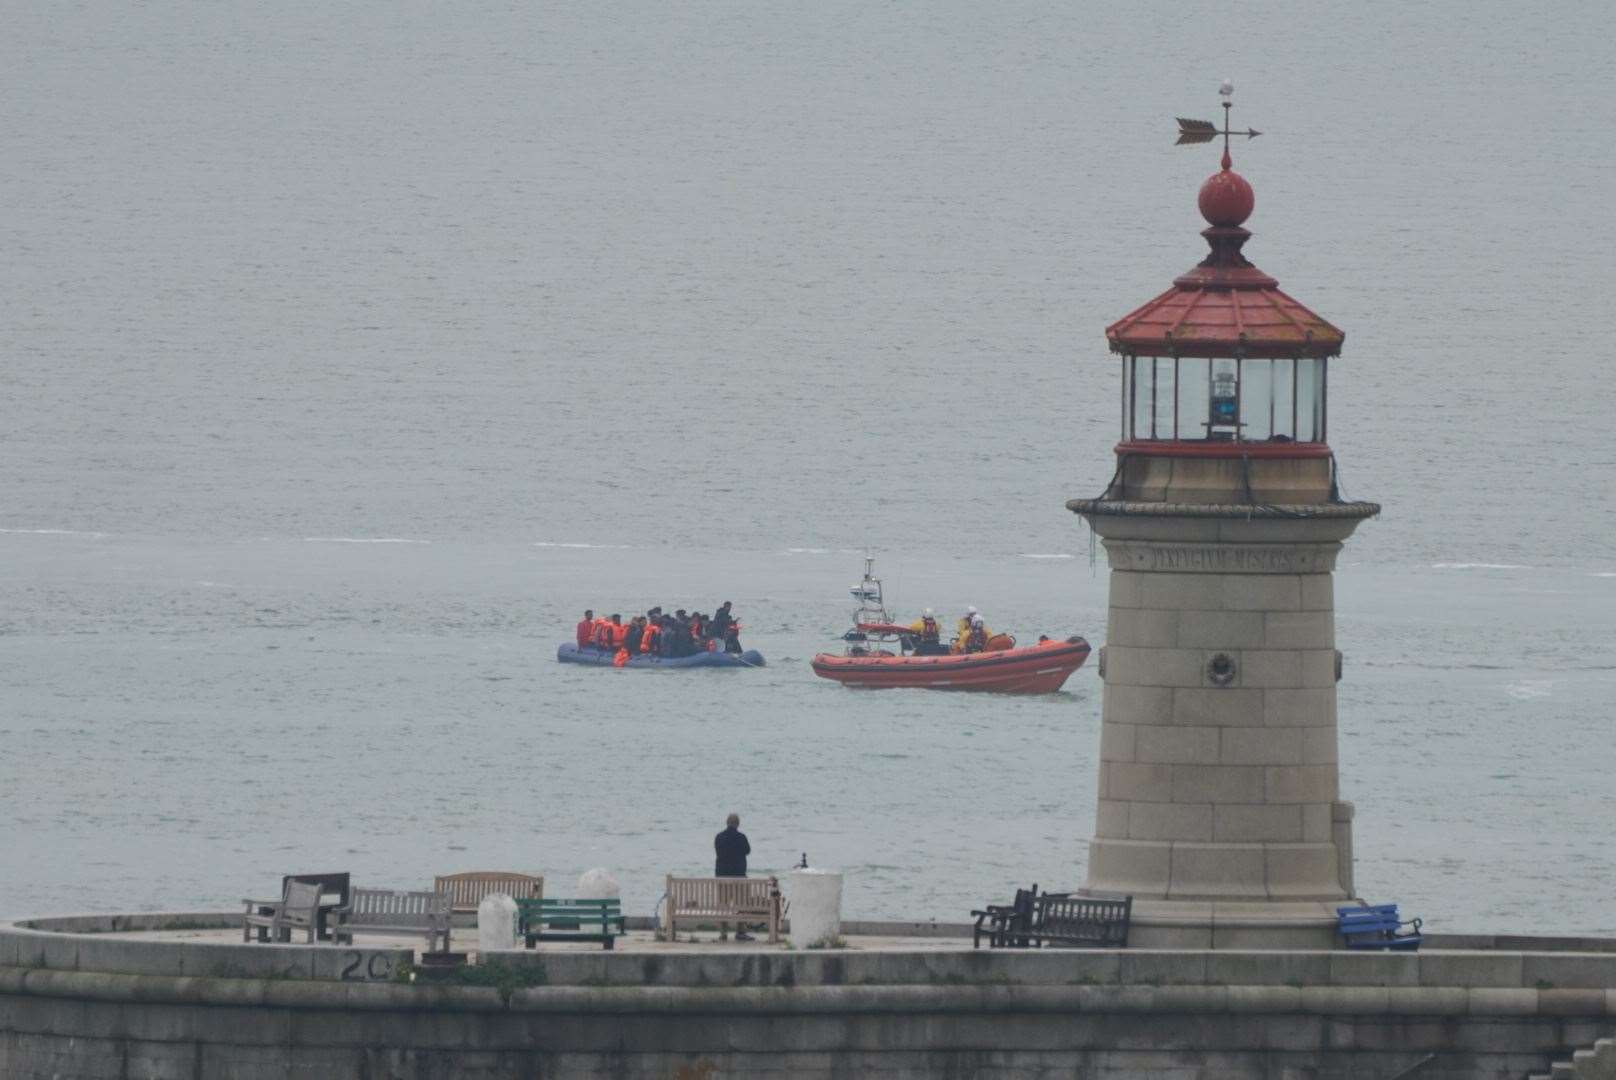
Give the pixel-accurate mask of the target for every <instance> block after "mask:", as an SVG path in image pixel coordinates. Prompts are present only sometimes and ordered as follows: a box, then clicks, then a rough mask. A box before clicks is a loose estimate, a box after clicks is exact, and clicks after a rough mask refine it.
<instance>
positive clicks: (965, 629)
mask: <svg viewBox="0 0 1616 1080" xmlns="http://www.w3.org/2000/svg"><path fill="white" fill-rule="evenodd" d="M976 617H977V612H976V606H975V605H974V604H972V605H969V606H967V607H966V609H965V614H964V615H961V616H960V621H959V622H957V623H955V624H954V648H953V650H952V651H954V652H960V651H961V649H962V647H963V646H964V643H965V639H966V638H968V637H970V636H971V620H972V619H974V618H976Z"/></svg>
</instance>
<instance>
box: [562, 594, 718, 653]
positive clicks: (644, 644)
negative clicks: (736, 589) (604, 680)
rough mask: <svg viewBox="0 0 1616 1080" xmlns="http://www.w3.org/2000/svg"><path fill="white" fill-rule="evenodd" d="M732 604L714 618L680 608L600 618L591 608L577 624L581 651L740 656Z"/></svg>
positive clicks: (714, 613)
mask: <svg viewBox="0 0 1616 1080" xmlns="http://www.w3.org/2000/svg"><path fill="white" fill-rule="evenodd" d="M733 606H734V605H733V604H731V602H730V601H728V600H725V601H724V602H723V603H722V604H720V605H718V610H717V611H714V612H713V613H712V614H711V615H704V614H702V613H701V612H699V611H694V612H686V611H685V609H684V608H680V609H679V610H677V611H675V612H674V613H673V614H671V615H669V614H667V613H666V612H664V611H663V610H662V608H661V607H654V608H651V609H650V610H649V611H647V612H646V613H645V614H644V615H634V616H631V617H630V618H629V620H628V622H624V621H623V616H622V615H620V614H615V613H614V614H612V615H600V616H597V615H596V614H595V612H594V611H593V610H592V609H591V610H589V611H585V612H584V617H583V618H582V619H581V620H579V622H578V648H579V649H599V650H600V651H602V652H609V653H614V654H619V655H620V656H622V657H623V658H625V659H626V658H629V657H635V656H664V657H671V658H677V657H681V656H695V655H696V654H697V653H700V652H727V653H740V652H741V651H742V650H741V624H740V623H739V622H737V621H736V620H735V615H734V613H733V611H732V608H733Z"/></svg>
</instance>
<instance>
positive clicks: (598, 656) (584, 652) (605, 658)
mask: <svg viewBox="0 0 1616 1080" xmlns="http://www.w3.org/2000/svg"><path fill="white" fill-rule="evenodd" d="M616 655H617V654H616V653H613V652H610V651H608V650H606V649H580V648H579V647H578V646H577V645H575V644H573V643H572V642H570V641H569V642H567V643H566V644H565V645H562V646H561V647H560V648H558V649H556V659H557V660H559V661H561V662H562V663H563V664H593V665H595V666H596V667H612V666H614V665H613V660H614V659H615V658H616ZM623 666H624V667H630V668H650V669H652V670H655V669H659V668H660V669H667V670H672V669H674V668H693V667H762V666H763V654H762V653H760V652H758V651H757V650H756V649H747V650H746V651H745V652H743V653H739V654H737V653H727V652H699V653H696V654H695V655H694V656H648V655H639V656H631V657H629V660H628V663H626V664H624V665H623Z"/></svg>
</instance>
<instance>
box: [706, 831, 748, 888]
mask: <svg viewBox="0 0 1616 1080" xmlns="http://www.w3.org/2000/svg"><path fill="white" fill-rule="evenodd" d="M713 851H714V852H715V853H716V854H717V855H718V860H717V862H716V864H715V865H714V866H713V876H714V877H745V876H746V857H747V856H748V855H750V854H752V845H751V844H749V843H747V842H746V834H745V833H743V832H742V831H741V830H739V829H725V830H724V831H723V832H721V833H719V834H718V835H717V836H715V837H713Z"/></svg>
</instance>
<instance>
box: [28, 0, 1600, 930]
mask: <svg viewBox="0 0 1616 1080" xmlns="http://www.w3.org/2000/svg"><path fill="white" fill-rule="evenodd" d="M6 25H7V32H6V33H5V34H4V35H0V137H3V153H0V298H3V300H0V913H3V914H20V913H24V912H28V911H39V910H63V909H92V910H130V909H140V908H185V907H192V906H195V905H225V904H231V903H234V902H235V901H236V898H238V897H241V896H245V895H256V894H258V893H261V892H262V890H264V889H265V888H272V887H273V886H274V882H275V880H276V878H277V876H278V875H279V874H281V873H283V872H286V871H294V870H311V869H312V870H328V869H339V868H347V869H351V870H352V871H353V872H354V873H355V874H356V875H358V876H359V877H360V878H362V879H364V880H366V881H367V882H371V883H375V884H378V885H390V886H395V887H420V886H422V885H424V884H426V883H427V882H428V881H429V879H430V877H431V875H432V874H434V873H442V872H447V871H451V870H457V869H478V868H519V869H531V870H539V871H542V872H544V873H545V874H547V875H548V876H549V877H550V879H551V881H552V882H559V883H566V882H570V881H572V880H573V879H574V877H575V875H576V874H578V873H579V872H581V871H582V870H584V869H587V868H589V867H592V866H605V867H609V868H611V869H612V870H613V871H615V872H616V873H617V874H618V876H619V878H620V879H621V880H622V883H623V886H624V891H625V898H626V900H627V902H628V904H629V907H630V909H631V910H632V911H635V912H639V913H649V911H650V908H651V905H652V902H653V900H654V898H655V897H656V895H657V893H658V892H659V891H660V887H661V886H660V883H661V878H662V875H663V874H664V873H666V872H669V871H674V872H701V871H702V870H703V868H704V867H706V866H709V865H710V861H711V836H712V834H713V833H714V832H715V831H716V830H717V829H718V828H719V827H720V825H721V822H722V818H723V815H724V814H725V813H726V812H727V811H729V810H732V809H733V810H736V811H738V812H739V813H740V814H741V815H742V817H743V819H744V822H743V827H744V828H745V830H746V831H747V832H748V833H749V834H750V836H751V838H752V844H753V849H754V857H753V864H754V867H755V868H759V869H767V868H784V867H786V866H788V865H790V864H792V863H794V862H796V861H797V859H798V857H799V856H800V855H801V854H802V853H804V852H806V853H807V854H808V857H809V859H810V861H811V862H814V863H816V864H819V865H827V866H837V867H841V868H843V869H844V870H845V871H846V872H847V874H848V875H849V876H848V885H847V889H848V895H847V901H846V909H847V911H848V913H849V914H850V915H855V916H864V917H911V916H914V917H926V916H933V917H937V918H945V919H956V918H959V917H961V916H963V914H964V913H965V911H966V910H968V909H969V907H971V906H972V905H974V904H979V903H981V902H982V901H984V900H988V899H990V898H993V897H997V896H1004V895H1007V894H1008V892H1009V890H1010V889H1011V888H1012V887H1013V886H1014V885H1016V884H1018V883H1019V884H1023V885H1024V884H1026V883H1027V882H1029V881H1037V882H1039V883H1040V884H1042V885H1044V886H1045V887H1046V888H1052V887H1056V886H1070V885H1074V884H1076V883H1079V882H1080V881H1081V880H1082V875H1083V860H1084V857H1085V841H1086V840H1087V838H1088V837H1089V835H1090V834H1091V831H1092V827H1093V811H1094V758H1095V754H1096V751H1097V737H1098V717H1099V684H1098V681H1097V679H1096V678H1095V676H1094V673H1093V672H1092V671H1091V670H1085V671H1082V672H1079V673H1078V675H1077V676H1076V677H1075V678H1073V680H1072V681H1071V683H1070V684H1069V686H1068V691H1067V692H1066V693H1063V694H1059V695H1052V696H1048V697H1040V698H1034V699H1025V700H1016V699H1003V698H982V697H954V696H948V695H938V694H927V693H918V692H916V693H911V692H894V693H890V694H859V693H854V692H849V691H846V690H843V689H841V688H839V687H837V686H834V685H833V684H830V683H827V682H823V681H821V680H817V679H815V678H814V677H813V676H812V674H811V672H810V671H809V669H808V667H807V663H806V661H807V658H808V657H809V656H811V655H812V653H813V652H815V651H817V650H818V649H820V648H822V647H824V646H825V645H826V644H828V643H830V642H831V640H832V639H833V637H834V635H835V634H836V633H838V632H839V631H840V629H841V628H842V627H843V625H844V623H845V620H846V617H847V610H848V608H849V603H848V601H847V593H846V590H847V588H848V586H850V585H851V584H853V582H854V581H855V580H856V579H857V577H858V574H859V571H860V568H861V566H860V559H861V553H862V552H863V551H864V550H865V549H866V548H868V549H872V550H874V551H875V552H876V553H877V557H878V568H879V569H880V570H881V571H882V572H883V574H884V576H885V577H886V580H887V584H888V587H889V591H890V593H891V595H892V598H893V599H895V601H896V602H897V606H898V607H899V608H900V609H902V610H903V611H905V612H906V613H907V612H912V611H914V609H915V608H917V607H919V606H921V605H923V604H924V605H932V606H935V607H937V608H939V609H940V610H943V611H951V610H953V609H955V608H958V607H959V606H961V605H963V604H965V603H974V604H977V605H978V606H980V607H982V608H983V609H984V610H985V611H986V612H987V613H988V616H989V621H990V622H991V623H992V624H993V625H994V626H996V627H998V626H1005V627H1008V628H1010V629H1012V630H1014V631H1017V632H1019V633H1022V634H1023V635H1026V634H1036V633H1037V632H1039V631H1040V630H1043V631H1047V632H1050V633H1059V634H1067V633H1072V632H1080V633H1083V634H1085V635H1087V636H1088V637H1089V638H1090V639H1091V640H1092V641H1094V642H1095V643H1097V644H1098V643H1100V642H1103V641H1104V639H1105V572H1104V566H1103V559H1102V561H1101V565H1100V566H1098V567H1096V566H1095V565H1093V563H1092V562H1091V555H1090V551H1091V549H1090V542H1089V538H1088V536H1087V534H1086V533H1085V532H1084V530H1083V526H1082V523H1081V522H1080V521H1079V520H1078V519H1077V518H1075V517H1073V516H1072V515H1071V514H1069V513H1067V512H1066V510H1065V509H1064V507H1063V505H1062V504H1063V503H1064V501H1065V500H1066V499H1067V498H1071V497H1074V496H1079V495H1092V494H1094V493H1096V492H1098V491H1099V490H1100V488H1101V487H1102V486H1103V485H1104V483H1105V481H1106V479H1107V478H1108V477H1109V475H1110V472H1111V469H1112V467H1113V459H1112V457H1111V454H1110V449H1111V446H1112V444H1113V442H1114V441H1115V438H1116V423H1117V420H1116V408H1115V400H1116V390H1117V384H1116V378H1117V372H1116V369H1115V367H1114V365H1113V363H1112V361H1110V360H1109V359H1108V357H1107V354H1106V352H1105V348H1104V340H1103V336H1102V331H1103V328H1104V326H1105V325H1106V324H1107V323H1108V322H1110V321H1112V320H1114V319H1115V318H1117V317H1119V316H1121V315H1123V314H1125V313H1126V312H1128V311H1129V310H1131V309H1132V308H1133V307H1135V306H1137V305H1138V304H1140V303H1142V302H1144V301H1145V300H1147V299H1149V298H1150V297H1152V296H1154V295H1155V294H1156V293H1157V292H1159V291H1160V290H1161V289H1163V288H1165V287H1166V286H1167V284H1168V283H1169V282H1170V280H1171V279H1172V278H1173V277H1174V276H1175V275H1177V274H1179V273H1181V272H1182V271H1184V270H1185V269H1187V268H1188V267H1189V266H1191V265H1193V264H1194V263H1195V262H1196V261H1198V260H1199V259H1200V257H1201V253H1202V250H1203V246H1202V242H1201V240H1200V239H1199V237H1198V236H1197V232H1198V230H1199V229H1200V228H1201V227H1202V223H1201V221H1200V219H1199V217H1198V215H1197V214H1196V210H1195V192H1196V189H1197V187H1198V185H1199V183H1200V181H1201V180H1202V179H1203V178H1204V177H1205V176H1206V175H1207V174H1209V173H1210V172H1211V171H1213V169H1214V168H1215V167H1216V156H1217V152H1216V150H1215V149H1213V148H1208V147H1200V148H1175V147H1174V146H1173V145H1172V140H1173V123H1172V118H1173V117H1174V116H1192V117H1193V116H1204V117H1207V118H1213V116H1214V114H1215V113H1216V111H1217V97H1216V88H1217V84H1218V81H1219V80H1220V79H1221V78H1223V77H1225V76H1228V77H1231V78H1233V79H1234V80H1235V82H1236V85H1237V87H1238V89H1237V93H1236V98H1235V100H1236V109H1235V113H1234V120H1235V123H1236V125H1237V126H1242V127H1244V126H1248V125H1249V126H1253V127H1256V128H1259V129H1261V130H1262V131H1263V132H1264V135H1263V137H1262V138H1260V139H1257V140H1255V141H1254V142H1252V143H1250V144H1249V145H1240V146H1238V147H1237V148H1236V150H1235V156H1236V161H1237V167H1238V168H1240V169H1241V170H1242V172H1243V173H1244V174H1245V175H1246V176H1247V177H1248V178H1249V179H1250V180H1251V181H1252V183H1253V185H1254V186H1255V188H1256V191H1257V210H1256V213H1255V214H1254V215H1253V217H1252V219H1251V221H1250V222H1249V226H1250V227H1251V228H1252V229H1253V230H1254V232H1255V233H1256V236H1255V238H1254V239H1253V240H1252V241H1251V243H1250V244H1249V245H1248V247H1247V252H1248V254H1250V255H1251V256H1252V257H1253V259H1254V260H1255V261H1256V262H1257V263H1258V264H1259V265H1260V266H1262V267H1263V268H1264V269H1265V270H1267V271H1268V272H1269V273H1271V274H1273V275H1275V276H1276V277H1278V278H1279V279H1280V282H1281V286H1282V287H1283V288H1285V289H1286V290H1287V291H1289V292H1291V293H1292V294H1293V295H1295V296H1297V297H1298V298H1299V299H1301V300H1302V301H1303V302H1304V303H1307V304H1308V305H1310V306H1312V307H1313V308H1315V309H1316V310H1318V311H1319V312H1321V313H1322V314H1324V315H1325V316H1326V317H1327V318H1329V319H1331V320H1332V321H1334V322H1335V323H1337V324H1338V325H1340V326H1342V327H1344V328H1345V329H1346V331H1347V346H1346V352H1345V355H1344V357H1343V359H1342V360H1341V361H1339V362H1338V363H1336V364H1333V365H1332V374H1333V375H1334V376H1335V378H1334V379H1333V380H1332V385H1331V393H1330V404H1331V407H1332V413H1333V415H1332V423H1331V426H1330V433H1331V437H1332V443H1333V445H1334V447H1335V449H1336V451H1337V453H1338V454H1339V456H1340V459H1341V466H1342V475H1343V479H1344V481H1345V486H1346V491H1347V494H1348V495H1349V496H1351V497H1354V498H1367V499H1375V500H1377V501H1380V502H1382V503H1384V505H1385V507H1386V511H1385V513H1384V514H1383V515H1382V517H1381V518H1380V519H1378V520H1375V521H1372V522H1369V523H1367V524H1366V525H1365V526H1364V527H1363V528H1362V529H1360V531H1359V533H1358V535H1357V537H1356V538H1354V539H1353V540H1352V541H1351V543H1350V544H1349V547H1348V549H1347V553H1346V555H1345V560H1344V566H1343V569H1342V570H1341V572H1340V574H1339V575H1338V582H1337V596H1338V606H1339V637H1340V642H1341V647H1342V649H1343V651H1344V652H1345V653H1346V657H1347V667H1346V678H1345V680H1344V681H1343V682H1342V683H1341V694H1340V704H1341V725H1342V755H1343V756H1342V784H1343V788H1344V792H1345V794H1346V797H1348V798H1352V799H1355V800H1356V802H1357V804H1358V809H1359V819H1358V820H1359V825H1358V859H1359V870H1358V877H1359V882H1360V885H1361V886H1362V889H1363V891H1364V892H1365V893H1366V895H1369V896H1371V897H1374V898H1376V899H1395V900H1398V901H1400V902H1401V903H1403V904H1404V905H1406V906H1407V907H1408V908H1409V909H1410V910H1412V911H1413V912H1415V913H1417V914H1420V915H1421V916H1423V917H1424V918H1425V919H1426V921H1427V925H1428V927H1430V928H1431V929H1441V930H1477V931H1484V930H1506V929H1517V928H1522V927H1529V928H1532V929H1537V930H1545V931H1603V932H1607V933H1610V932H1616V906H1613V903H1612V901H1611V900H1610V897H1611V895H1612V889H1611V885H1612V881H1613V879H1616V837H1613V830H1616V793H1613V787H1616V783H1613V774H1616V736H1613V724H1612V715H1613V711H1616V709H1613V705H1612V702H1613V699H1616V450H1613V449H1612V442H1611V438H1610V427H1611V423H1612V415H1613V413H1616V395H1613V394H1612V392H1611V363H1612V360H1613V359H1616V357H1613V356H1612V348H1611V345H1610V340H1611V338H1610V331H1609V325H1610V321H1611V315H1612V308H1613V302H1612V300H1611V295H1612V292H1611V289H1612V285H1613V283H1616V224H1613V217H1612V214H1611V213H1610V202H1611V196H1612V186H1611V180H1610V178H1611V175H1612V168H1613V165H1616V151H1613V150H1612V147H1611V142H1610V138H1609V134H1610V132H1611V131H1612V130H1613V129H1616V97H1613V96H1612V95H1611V94H1610V93H1609V88H1608V85H1607V84H1608V81H1609V79H1608V75H1609V70H1610V69H1609V56H1608V42H1609V41H1610V40H1611V39H1612V37H1613V35H1616V14H1613V9H1611V8H1609V7H1608V6H1603V5H1595V4H1587V5H1556V6H1541V5H1519V4H1508V5H1506V4H1502V3H1496V4H1494V3H1488V4H1481V5H1474V4H1460V3H1455V2H1448V0H1439V2H1433V3H1428V4H1422V5H1405V4H1401V3H1391V2H1365V3H1359V4H1354V5H1335V6H1333V7H1330V8H1323V7H1321V6H1318V5H1299V4H1289V3H1271V4H1250V5H1238V6H1234V7H1231V6H1229V5H1226V4H1213V3H1183V2H1174V3H1165V2H1162V3H1150V4H1128V5H1115V6H1111V7H1087V6H1084V5H1078V4H1053V3H1047V4H1015V5H982V4H968V3H937V4H925V5H921V4H869V3H853V2H826V3H816V4H811V5H786V4H768V3H765V4H718V3H711V2H703V0H692V2H689V3H683V4H677V5H666V4H623V5H610V6H607V5H595V4H566V5H563V4H548V3H539V4H486V5H438V4H425V3H420V2H406V3H381V2H376V0H360V2H357V3H352V4H344V5H330V4H323V3H321V4H316V3H310V2H307V0H291V2H288V3H284V4H279V5H275V6H274V7H273V8H263V7H251V6H246V5H232V4H223V5H221V4H202V3H183V2H182V3H172V4H142V5H109V4H93V3H58V4H34V5H27V4H14V5H10V6H9V7H8V10H7V12H6ZM722 599H733V600H734V601H735V604H736V606H737V608H738V609H739V611H740V613H741V617H742V619H743V621H744V622H745V624H746V632H745V638H746V641H747V644H748V645H750V646H752V647H756V648H759V649H761V650H762V651H763V652H764V653H765V655H766V656H767V657H768V658H769V667H768V668H766V669H765V670H762V671H755V672H740V673H736V672H694V673H688V674H686V675H682V676H674V675H657V674H648V673H639V672H610V671H599V670H578V669H572V668H567V667H562V666H560V665H558V664H556V663H555V661H554V646H555V644H556V643H557V642H558V641H560V640H563V639H565V638H566V637H567V635H569V634H570V632H571V627H572V623H573V622H574V621H575V620H576V619H577V617H578V614H579V613H580V611H581V609H583V608H584V607H594V608H596V609H602V608H604V609H606V610H609V611H610V610H620V611H623V612H625V613H626V612H629V611H631V610H643V609H644V608H645V607H647V606H649V605H650V604H653V603H661V604H663V605H666V606H681V607H700V608H703V609H707V610H710V609H711V608H712V607H713V606H714V605H716V604H717V603H718V602H719V601H720V600H722ZM551 888H552V891H553V890H554V889H555V886H554V885H552V886H551Z"/></svg>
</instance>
